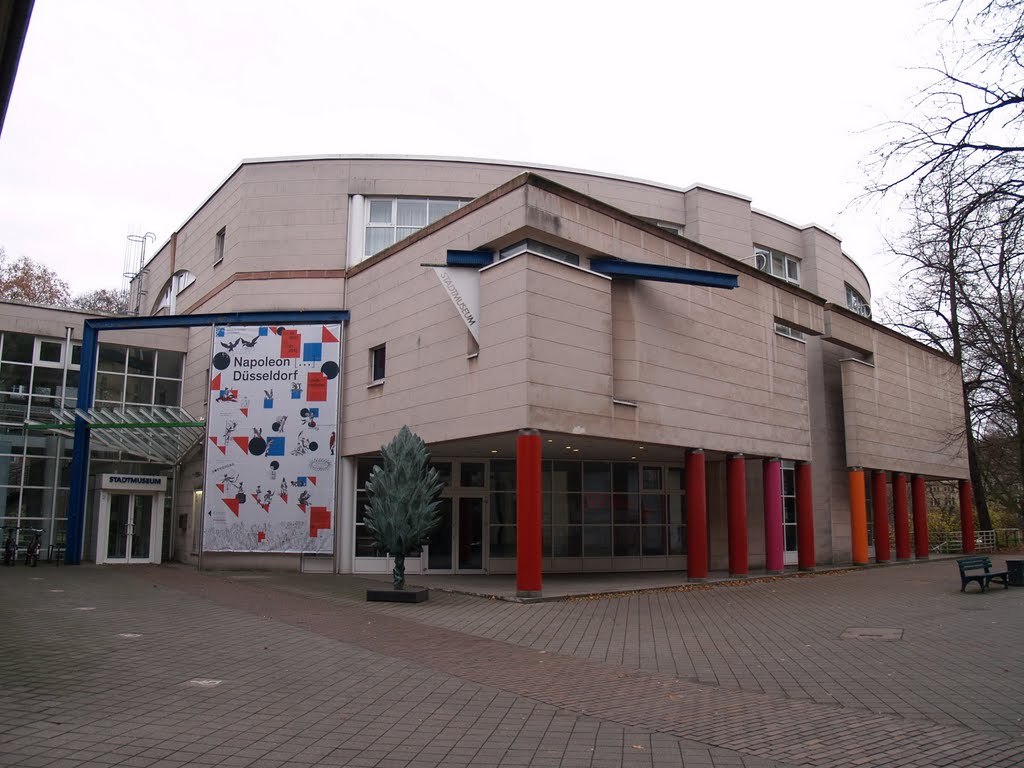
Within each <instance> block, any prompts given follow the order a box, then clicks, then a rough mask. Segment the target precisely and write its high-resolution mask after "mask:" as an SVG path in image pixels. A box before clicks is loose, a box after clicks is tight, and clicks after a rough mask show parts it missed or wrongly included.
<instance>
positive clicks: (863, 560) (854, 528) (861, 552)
mask: <svg viewBox="0 0 1024 768" xmlns="http://www.w3.org/2000/svg"><path fill="white" fill-rule="evenodd" d="M849 478H850V553H851V555H852V556H853V564H854V565H867V564H868V511H867V502H866V501H865V494H864V470H863V469H861V468H860V467H853V468H851V469H850V470H849Z"/></svg>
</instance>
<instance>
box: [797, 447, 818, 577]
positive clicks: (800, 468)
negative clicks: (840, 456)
mask: <svg viewBox="0 0 1024 768" xmlns="http://www.w3.org/2000/svg"><path fill="white" fill-rule="evenodd" d="M796 548H797V559H798V563H799V567H800V570H801V571H812V570H814V565H815V562H814V488H813V485H812V483H811V463H810V462H809V461H801V462H797V465H796Z"/></svg>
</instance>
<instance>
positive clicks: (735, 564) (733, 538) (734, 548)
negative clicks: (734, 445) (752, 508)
mask: <svg viewBox="0 0 1024 768" xmlns="http://www.w3.org/2000/svg"><path fill="white" fill-rule="evenodd" d="M725 477H726V481H725V483H726V487H727V491H726V493H727V506H728V510H729V575H730V576H746V575H747V573H749V564H748V558H747V463H746V461H745V460H744V458H743V454H742V453H739V454H736V455H735V456H730V457H729V459H728V461H727V462H726V465H725Z"/></svg>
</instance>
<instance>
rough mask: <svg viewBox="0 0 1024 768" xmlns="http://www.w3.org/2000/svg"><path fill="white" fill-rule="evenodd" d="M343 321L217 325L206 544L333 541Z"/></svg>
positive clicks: (321, 547) (278, 548)
mask: <svg viewBox="0 0 1024 768" xmlns="http://www.w3.org/2000/svg"><path fill="white" fill-rule="evenodd" d="M340 339H341V326H340V325H338V324H336V323H335V324H328V325H322V324H318V325H295V326H256V325H254V326H237V325H233V326H218V327H216V328H214V331H213V351H212V355H213V357H212V360H211V364H210V407H209V412H208V414H207V418H206V438H207V440H206V492H205V493H204V494H203V507H204V509H203V513H204V516H205V520H204V525H203V549H204V550H206V551H213V552H323V553H329V552H333V551H334V532H333V524H334V503H335V499H334V486H335V471H336V467H337V463H336V459H335V456H334V444H335V438H336V434H337V433H336V430H337V428H338V415H339V414H338V409H339V406H338V381H339V376H338V375H339V373H340V371H341V366H340V360H341V343H340Z"/></svg>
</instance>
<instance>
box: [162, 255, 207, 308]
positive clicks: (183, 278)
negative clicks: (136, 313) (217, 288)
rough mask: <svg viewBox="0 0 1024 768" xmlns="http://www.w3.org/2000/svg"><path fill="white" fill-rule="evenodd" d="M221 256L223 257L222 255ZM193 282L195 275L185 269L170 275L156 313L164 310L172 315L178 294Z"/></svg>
mask: <svg viewBox="0 0 1024 768" xmlns="http://www.w3.org/2000/svg"><path fill="white" fill-rule="evenodd" d="M221 256H222V257H223V253H222V254H221ZM195 281H196V277H195V275H193V274H192V273H191V272H189V271H188V270H187V269H183V270H180V271H179V272H175V273H174V274H173V275H171V282H170V283H169V284H168V286H167V288H165V289H164V292H163V294H162V295H161V296H160V303H159V304H158V305H157V311H159V310H161V309H164V308H166V309H167V313H168V314H171V315H173V314H174V312H175V307H176V301H175V300H176V299H177V298H178V294H179V293H181V292H182V291H184V290H185V289H186V288H188V287H189V286H190V285H192V283H194V282H195Z"/></svg>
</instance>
